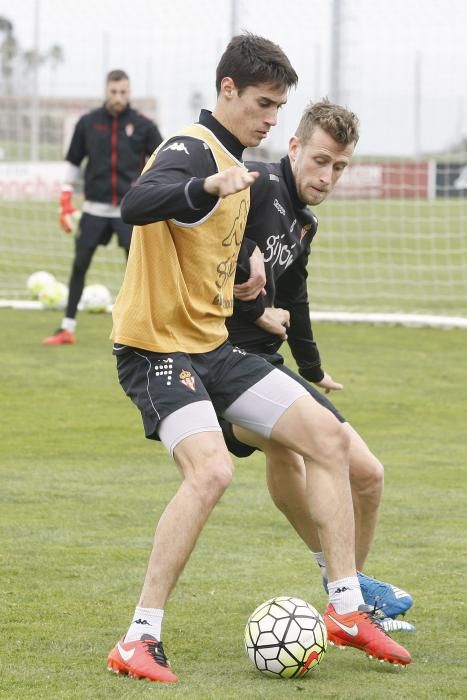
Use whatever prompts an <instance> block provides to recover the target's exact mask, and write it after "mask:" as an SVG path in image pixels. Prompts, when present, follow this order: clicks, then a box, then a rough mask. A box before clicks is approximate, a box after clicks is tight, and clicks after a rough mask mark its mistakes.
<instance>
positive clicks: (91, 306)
mask: <svg viewBox="0 0 467 700" xmlns="http://www.w3.org/2000/svg"><path fill="white" fill-rule="evenodd" d="M111 303H112V295H111V293H110V292H109V290H108V289H107V287H104V285H103V284H89V285H87V286H86V287H85V288H84V289H83V296H82V297H81V303H80V308H82V309H84V310H85V311H89V312H90V313H95V314H97V313H102V312H104V311H107V309H108V307H109V306H110V305H111Z"/></svg>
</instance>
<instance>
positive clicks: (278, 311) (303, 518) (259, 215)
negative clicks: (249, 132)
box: [221, 100, 412, 630]
mask: <svg viewBox="0 0 467 700" xmlns="http://www.w3.org/2000/svg"><path fill="white" fill-rule="evenodd" d="M357 140H358V120H357V118H356V116H355V115H354V114H353V113H351V112H349V111H348V110H345V109H344V108H342V107H340V106H338V105H334V104H332V103H330V102H329V101H327V100H324V101H322V102H318V103H316V104H314V105H310V106H309V107H308V108H307V109H306V110H305V112H304V115H303V117H302V120H301V122H300V125H299V127H298V129H297V134H296V136H294V137H292V139H291V140H290V143H289V152H288V155H287V156H285V157H284V158H282V160H281V161H280V162H279V163H258V162H254V163H251V162H250V163H247V164H246V165H247V167H248V169H249V170H256V171H259V173H260V177H259V178H258V179H257V180H256V181H255V182H254V183H253V185H252V186H251V207H250V212H249V215H248V220H247V227H246V231H245V237H246V238H247V239H248V241H249V244H250V246H254V245H256V246H258V247H259V249H260V250H261V251H262V254H263V257H264V265H265V271H266V286H265V290H264V292H265V293H263V294H262V295H260V296H258V297H257V299H256V300H255V301H252V302H247V301H242V300H241V299H238V298H237V299H236V300H235V304H234V312H233V315H232V316H231V317H230V318H229V319H227V327H228V330H229V340H230V341H231V342H232V343H233V344H234V345H237V346H239V347H241V348H243V349H244V350H247V351H248V352H251V353H255V354H259V355H262V356H263V357H265V358H266V359H267V360H268V361H269V362H270V363H272V364H273V365H274V366H275V367H278V368H279V369H281V370H282V371H283V372H285V373H286V374H289V375H291V376H292V377H293V378H294V379H295V380H296V381H299V382H300V383H301V384H303V385H304V386H305V387H306V388H307V389H308V390H309V392H310V394H311V395H312V396H313V397H314V398H315V399H316V400H317V401H318V402H319V403H321V404H323V405H324V406H326V408H328V409H329V410H330V411H331V412H332V413H334V415H335V416H336V417H337V419H338V420H339V421H340V422H341V423H343V424H344V426H345V429H346V430H347V431H348V432H349V434H350V445H351V448H350V449H351V452H350V479H351V485H352V496H353V502H354V509H355V521H356V522H355V525H356V561H357V568H358V569H359V571H362V569H363V567H364V564H365V560H366V558H367V555H368V552H369V548H370V545H371V542H372V540H373V536H374V531H375V526H376V521H377V516H378V510H379V504H380V500H381V496H382V489H383V467H382V465H381V463H380V462H379V460H378V459H377V458H376V457H375V456H374V455H373V454H372V452H371V451H370V450H369V448H368V447H367V445H366V444H365V442H364V441H363V439H362V438H361V437H360V435H358V433H357V432H356V431H355V430H354V429H353V428H352V427H351V426H350V425H349V424H348V423H347V422H346V420H345V418H343V416H342V415H341V414H340V413H339V412H338V411H337V409H336V408H335V407H334V406H333V404H332V403H331V402H330V401H329V400H328V399H327V398H326V397H325V396H324V395H323V393H322V392H321V391H319V390H318V389H317V388H316V387H315V386H313V385H312V384H310V383H309V382H313V383H315V384H318V385H319V386H320V387H322V388H323V389H325V391H326V393H328V392H329V391H331V390H339V389H342V388H343V386H342V384H338V383H337V382H335V381H334V380H333V379H332V377H331V376H330V375H329V374H327V373H326V372H325V371H324V370H323V368H322V366H321V359H320V355H319V351H318V347H317V345H316V342H315V340H314V338H313V331H312V326H311V321H310V313H309V304H308V288H307V275H308V272H307V265H308V258H309V253H310V245H311V242H312V240H313V238H314V236H315V234H316V231H317V227H318V220H317V218H316V216H315V214H314V213H313V212H312V211H311V210H310V209H309V205H315V206H316V205H318V204H320V203H321V202H322V201H323V200H324V199H325V198H326V197H327V196H328V195H329V194H330V193H331V192H332V189H333V187H334V185H335V184H336V182H337V181H338V180H339V177H340V176H341V174H342V172H343V171H344V169H345V167H346V166H347V165H348V163H349V161H350V159H351V157H352V154H353V151H354V148H355V145H356V143H357ZM246 260H248V258H246ZM248 276H249V270H248V265H247V266H246V267H245V266H244V264H243V263H241V264H239V265H238V267H237V275H236V282H237V286H236V287H235V290H234V291H236V293H237V295H240V296H241V297H243V296H244V294H245V291H246V290H248V283H246V284H244V285H243V286H238V285H239V284H241V283H242V282H244V281H245V280H247V279H248ZM285 339H287V342H288V344H289V346H290V349H291V352H292V355H293V357H294V360H295V362H296V364H297V366H298V371H299V374H300V376H298V375H297V374H296V373H295V372H292V371H291V370H290V369H289V368H288V367H286V365H285V364H284V359H283V357H282V355H281V354H280V353H279V349H280V346H281V344H282V343H283V341H284V340H285ZM221 425H222V427H223V431H224V437H225V439H226V442H227V445H228V446H229V449H230V451H231V452H233V453H234V454H236V455H237V456H246V455H248V454H251V453H252V452H253V451H254V449H255V448H254V447H252V446H250V444H246V443H245V442H244V441H242V434H243V431H242V429H240V428H238V427H236V426H235V427H232V426H231V425H230V424H229V423H227V422H226V421H224V420H221ZM237 438H239V439H237ZM257 446H258V447H261V449H263V451H264V452H265V455H266V464H267V476H268V486H269V490H270V493H271V496H272V498H273V500H274V502H275V503H276V505H277V506H278V508H279V509H280V510H282V511H283V513H284V514H285V516H286V517H287V518H288V519H289V520H290V522H291V523H292V525H293V526H294V527H295V529H296V530H297V532H298V534H299V535H300V536H301V537H302V539H303V540H304V541H305V543H306V544H307V545H308V546H309V548H310V550H311V551H312V552H313V553H314V555H315V558H316V560H317V562H318V564H319V565H320V567H321V568H322V573H323V576H324V578H326V571H325V562H324V559H323V556H322V553H321V551H320V550H321V547H320V543H319V538H318V535H317V531H316V528H315V526H314V525H313V523H312V521H311V518H310V516H309V514H308V508H307V503H306V498H305V495H304V494H305V488H304V480H305V470H304V466H303V463H302V459H301V458H299V457H298V455H296V454H294V453H292V452H291V451H290V450H285V449H284V448H282V447H280V446H279V445H275V444H273V443H272V442H270V441H263V442H262V443H258V444H257ZM291 464H294V465H295V470H294V471H292V470H291V469H290V465H291ZM359 580H360V586H361V588H362V593H363V597H364V599H365V602H366V603H368V604H370V605H374V604H376V606H377V607H383V610H384V612H385V613H386V615H389V616H391V617H392V616H394V615H396V614H398V613H402V612H405V610H407V609H408V608H409V607H410V606H411V605H412V599H411V597H410V596H409V595H408V594H407V593H405V592H404V591H401V590H400V589H395V588H394V587H393V586H390V585H389V584H385V583H383V582H381V581H376V580H375V579H372V578H370V577H367V576H364V575H363V574H359ZM397 622H399V621H397ZM385 624H386V628H387V629H389V630H390V629H394V621H393V620H388V621H386V623H385ZM404 628H405V629H409V625H407V623H404V625H402V623H401V626H400V627H397V629H404Z"/></svg>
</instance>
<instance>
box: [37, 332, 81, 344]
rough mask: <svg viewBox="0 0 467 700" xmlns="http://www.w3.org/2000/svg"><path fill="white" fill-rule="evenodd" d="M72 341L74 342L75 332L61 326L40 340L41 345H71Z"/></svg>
mask: <svg viewBox="0 0 467 700" xmlns="http://www.w3.org/2000/svg"><path fill="white" fill-rule="evenodd" d="M73 343H76V336H75V334H74V333H72V332H71V331H65V330H63V328H59V329H58V331H56V332H55V333H54V334H53V335H50V336H49V337H48V338H44V340H43V341H42V344H43V345H73Z"/></svg>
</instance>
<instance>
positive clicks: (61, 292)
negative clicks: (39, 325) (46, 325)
mask: <svg viewBox="0 0 467 700" xmlns="http://www.w3.org/2000/svg"><path fill="white" fill-rule="evenodd" d="M39 301H40V302H41V304H42V306H43V307H44V308H45V309H64V308H65V306H66V303H67V301H68V287H67V286H66V284H63V282H58V281H57V280H56V279H54V280H53V282H50V283H49V284H47V285H45V287H43V288H42V289H41V291H40V292H39Z"/></svg>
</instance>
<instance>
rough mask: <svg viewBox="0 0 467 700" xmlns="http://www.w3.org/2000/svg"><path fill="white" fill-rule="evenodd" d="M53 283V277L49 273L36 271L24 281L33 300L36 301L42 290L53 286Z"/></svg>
mask: <svg viewBox="0 0 467 700" xmlns="http://www.w3.org/2000/svg"><path fill="white" fill-rule="evenodd" d="M55 281H56V279H55V276H54V275H52V274H51V273H50V272H46V271H45V270H38V271H37V272H33V273H32V275H29V277H28V279H27V281H26V287H27V289H28V291H29V293H30V294H31V296H32V297H33V299H38V298H39V293H40V292H41V291H42V289H44V288H45V287H47V286H48V285H50V284H53V283H54V282H55Z"/></svg>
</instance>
